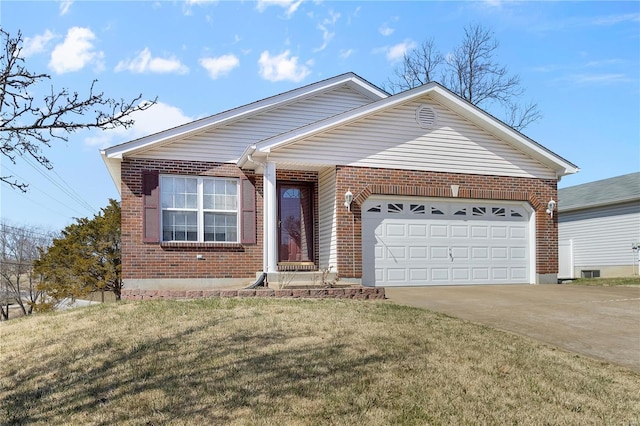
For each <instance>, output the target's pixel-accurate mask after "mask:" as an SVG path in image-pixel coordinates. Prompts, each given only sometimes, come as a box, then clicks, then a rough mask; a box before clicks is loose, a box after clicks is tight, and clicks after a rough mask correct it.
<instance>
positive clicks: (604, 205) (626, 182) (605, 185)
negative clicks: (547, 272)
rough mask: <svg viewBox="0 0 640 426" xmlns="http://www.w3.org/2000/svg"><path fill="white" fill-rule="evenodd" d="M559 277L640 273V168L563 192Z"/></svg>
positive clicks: (594, 276) (560, 203)
mask: <svg viewBox="0 0 640 426" xmlns="http://www.w3.org/2000/svg"><path fill="white" fill-rule="evenodd" d="M558 199H559V201H558V233H559V237H558V239H559V244H560V249H559V256H560V258H559V277H558V278H560V279H563V278H567V279H570V278H596V277H629V276H633V275H638V266H639V265H638V255H639V253H640V249H639V248H638V246H639V245H640V172H637V173H630V174H626V175H623V176H617V177H613V178H609V179H603V180H599V181H595V182H590V183H585V184H582V185H576V186H571V187H568V188H562V189H560V190H559V191H558Z"/></svg>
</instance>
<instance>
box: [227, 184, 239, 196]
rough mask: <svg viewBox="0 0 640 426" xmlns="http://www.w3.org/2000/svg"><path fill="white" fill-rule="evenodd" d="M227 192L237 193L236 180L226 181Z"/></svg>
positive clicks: (229, 193) (230, 193)
mask: <svg viewBox="0 0 640 426" xmlns="http://www.w3.org/2000/svg"><path fill="white" fill-rule="evenodd" d="M226 186H227V194H228V195H237V194H238V182H237V181H235V180H228V181H227V185H226Z"/></svg>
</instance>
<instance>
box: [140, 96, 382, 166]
mask: <svg viewBox="0 0 640 426" xmlns="http://www.w3.org/2000/svg"><path fill="white" fill-rule="evenodd" d="M370 102H372V100H371V99H370V98H367V97H365V96H364V95H363V94H361V93H359V92H358V91H356V90H353V89H351V88H349V87H346V86H342V87H339V88H336V89H334V90H331V91H327V92H324V93H320V94H317V95H315V96H312V97H309V98H306V99H302V100H298V101H297V102H293V103H289V104H285V105H281V106H278V107H276V108H274V109H271V110H268V111H264V112H261V113H259V114H256V115H251V116H248V117H243V118H240V119H238V120H236V121H234V122H232V123H228V124H225V125H223V126H220V127H216V128H213V129H209V130H207V131H204V132H202V133H200V134H197V135H193V136H190V137H187V138H184V139H181V140H178V141H172V142H170V143H167V144H164V145H161V146H157V145H154V146H153V147H151V148H150V149H149V150H146V151H138V152H136V153H135V154H133V155H131V157H141V158H154V159H172V160H187V161H188V160H196V161H216V162H227V163H232V162H235V161H237V160H238V158H239V157H240V156H241V155H242V153H243V151H244V150H245V148H247V146H249V145H252V144H254V143H257V142H259V141H261V140H263V139H267V138H270V137H273V136H276V135H279V134H281V133H285V132H288V131H290V130H293V129H296V128H298V127H301V126H305V125H307V124H310V123H313V122H316V121H319V120H323V119H326V118H328V117H332V116H334V115H336V114H340V113H342V112H345V111H349V110H351V109H353V108H357V107H360V106H362V105H365V104H368V103H370Z"/></svg>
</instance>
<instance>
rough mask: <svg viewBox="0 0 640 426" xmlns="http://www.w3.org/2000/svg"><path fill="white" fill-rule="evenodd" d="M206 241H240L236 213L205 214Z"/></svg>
mask: <svg viewBox="0 0 640 426" xmlns="http://www.w3.org/2000/svg"><path fill="white" fill-rule="evenodd" d="M204 240H205V241H226V242H236V241H238V229H237V217H236V215H235V213H205V214H204Z"/></svg>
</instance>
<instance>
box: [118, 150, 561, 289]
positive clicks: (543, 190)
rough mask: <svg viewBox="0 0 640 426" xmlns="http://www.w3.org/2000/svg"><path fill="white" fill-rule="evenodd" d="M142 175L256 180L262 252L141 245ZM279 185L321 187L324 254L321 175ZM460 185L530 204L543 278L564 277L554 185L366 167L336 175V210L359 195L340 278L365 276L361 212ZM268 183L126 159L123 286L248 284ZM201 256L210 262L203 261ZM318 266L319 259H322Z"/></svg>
mask: <svg viewBox="0 0 640 426" xmlns="http://www.w3.org/2000/svg"><path fill="white" fill-rule="evenodd" d="M143 170H158V171H159V173H160V174H180V175H202V176H220V177H242V176H246V177H247V178H249V179H250V180H251V181H252V182H253V183H254V185H255V187H256V216H257V217H256V220H257V223H256V229H257V242H256V244H249V245H247V244H212V243H206V244H204V243H179V244H176V243H171V244H168V243H164V244H145V243H143V242H142V197H141V189H142V188H141V184H142V182H141V177H142V171H143ZM277 180H279V181H288V182H296V181H298V182H312V183H313V184H314V198H315V206H314V207H316V208H314V219H315V223H316V226H315V233H316V234H315V235H316V239H315V241H316V247H315V250H314V253H315V254H316V257H317V253H318V247H317V244H318V243H317V240H318V239H317V235H318V225H317V223H318V216H317V214H318V208H317V200H318V185H317V182H318V174H317V173H316V172H308V171H307V172H305V171H292V170H278V171H277ZM453 184H455V185H459V186H460V191H459V196H458V198H463V199H464V198H468V199H495V200H514V201H527V202H529V204H530V205H531V206H532V207H533V208H534V209H535V211H536V213H537V214H536V244H537V253H536V262H537V263H536V272H537V273H538V274H554V273H557V270H558V260H557V258H558V256H557V253H558V239H557V236H558V229H557V222H556V220H557V215H554V217H553V219H551V218H550V217H549V215H547V214H546V213H545V210H546V205H547V201H548V200H549V199H551V198H553V199H554V200H557V189H556V188H557V181H556V180H555V179H547V180H544V179H533V178H516V177H495V176H480V175H470V174H453V173H438V172H421V171H405V170H392V169H376V168H364V167H348V166H338V167H337V168H336V205H337V206H342V205H343V203H344V193H345V192H346V191H347V190H350V191H351V192H352V193H353V194H354V202H353V204H352V208H351V213H349V212H347V211H346V209H338V215H337V220H338V224H337V238H338V241H337V243H338V244H337V246H338V270H339V271H340V275H341V276H342V277H345V278H360V277H361V276H362V250H361V238H362V236H361V223H362V222H361V211H360V205H361V204H362V202H364V200H366V199H367V197H368V196H369V195H372V194H386V195H391V194H395V195H407V196H412V195H413V196H423V197H442V198H447V197H451V189H450V185H453ZM262 196H263V194H262V176H261V175H254V174H251V173H246V172H244V171H242V170H240V169H239V168H237V167H236V166H235V165H231V164H219V163H210V162H193V161H164V160H146V159H145V160H142V159H125V160H124V161H123V162H122V271H123V278H124V279H125V280H126V279H143V278H245V277H254V276H255V273H256V272H258V271H261V270H262V241H263V238H262V229H263V226H262V217H263V197H262ZM197 254H202V255H203V257H204V259H203V260H197V259H196V255H197ZM316 263H317V259H316Z"/></svg>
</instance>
